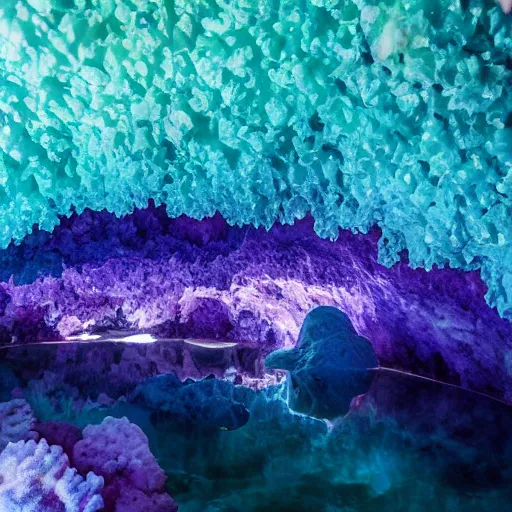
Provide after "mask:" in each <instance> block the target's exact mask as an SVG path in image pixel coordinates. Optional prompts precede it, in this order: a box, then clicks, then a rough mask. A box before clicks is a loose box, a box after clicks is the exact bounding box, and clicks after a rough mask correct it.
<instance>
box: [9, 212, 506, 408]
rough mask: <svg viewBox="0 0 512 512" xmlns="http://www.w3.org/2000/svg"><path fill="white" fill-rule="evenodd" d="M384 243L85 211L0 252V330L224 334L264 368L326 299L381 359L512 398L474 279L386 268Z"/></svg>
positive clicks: (494, 329)
mask: <svg viewBox="0 0 512 512" xmlns="http://www.w3.org/2000/svg"><path fill="white" fill-rule="evenodd" d="M378 239H379V233H378V232H371V233H369V234H367V235H354V234H352V233H350V232H341V233H340V237H339V239H338V240H337V241H336V242H330V241H327V240H322V239H320V238H319V237H318V236H317V235H315V233H314V231H313V223H312V220H311V219H309V218H306V219H304V220H302V221H297V222H296V223H295V225H292V226H280V225H276V226H274V227H273V228H272V229H271V230H270V231H268V232H267V231H265V230H264V229H256V228H254V227H230V226H228V225H227V223H226V222H224V220H223V219H221V218H220V217H218V216H216V217H214V218H211V219H205V220H203V221H195V220H192V219H189V218H185V217H180V218H178V219H169V218H168V216H167V214H166V212H165V208H164V207H159V208H156V207H154V206H152V205H151V204H150V206H149V207H148V208H146V209H143V210H136V211H135V212H134V213H133V214H130V215H127V216H125V217H122V218H117V217H116V216H115V215H113V214H110V213H107V212H105V211H103V212H92V211H85V212H83V213H82V214H80V215H76V214H74V215H72V216H71V217H70V218H63V219H62V221H61V224H60V226H58V227H57V228H56V229H55V230H54V232H53V233H52V234H49V233H47V232H44V231H39V230H37V229H35V230H34V232H33V233H32V234H31V235H29V236H27V237H26V238H25V240H24V241H23V242H22V243H21V244H20V245H11V246H10V247H9V248H7V249H6V250H5V251H2V252H1V253H0V269H1V270H0V280H1V281H2V283H1V285H0V313H1V317H0V326H1V332H0V338H1V341H2V343H4V344H6V345H7V344H12V343H16V344H24V343H31V342H34V341H43V340H49V339H66V337H69V336H70V335H73V334H77V333H82V332H91V331H100V330H102V329H103V330H104V329H126V330H142V331H145V332H151V333H153V334H154V335H156V336H159V337H183V338H210V339H218V340H223V341H226V340H229V341H233V342H238V343H239V344H240V347H242V346H243V347H245V346H252V347H254V346H256V347H257V348H258V350H259V351H260V355H259V356H258V357H259V359H258V360H257V361H256V362H255V361H254V360H253V361H252V362H251V365H250V370H247V371H249V373H251V376H255V377H261V376H262V374H263V373H264V371H265V370H264V365H263V358H264V357H265V356H266V355H267V354H269V353H270V352H271V351H273V350H275V349H279V348H289V347H292V346H293V345H294V344H295V342H296V340H297V337H298V334H299V329H300V326H301V325H302V322H303V321H304V318H305V316H306V314H307V313H308V312H309V311H310V310H312V309H313V308H314V307H316V306H319V305H329V306H334V307H337V308H339V309H341V310H342V311H344V312H346V314H347V315H348V317H349V318H350V320H351V322H352V323H353V325H354V327H355V329H356V331H357V333H358V334H359V335H361V336H364V337H366V338H368V339H369V340H370V341H371V343H372V345H373V347H374V349H375V352H376V354H377V357H378V359H379V361H380V363H381V365H383V366H387V367H392V368H397V369H402V370H406V371H410V372H413V373H417V374H420V375H424V376H428V377H432V378H435V379H439V380H442V381H444V382H449V383H453V384H457V385H461V386H463V387H467V388H470V389H474V390H477V391H481V392H485V393H489V394H492V395H494V396H498V397H500V398H503V399H505V400H512V385H511V382H512V380H511V379H510V372H511V371H512V326H511V324H510V323H509V322H508V321H506V320H504V319H501V318H500V317H499V315H498V313H497V312H496V311H494V310H492V309H490V308H489V307H488V306H487V304H486V302H485V300H484V294H485V292H486V289H485V285H484V284H483V283H482V281H481V279H480V277H479V275H478V274H477V273H475V272H466V273H464V272H460V271H455V270H451V269H447V268H443V269H441V268H439V269H434V270H432V271H430V272H426V271H425V270H423V269H411V268H410V267H409V266H408V262H407V254H405V253H404V254H403V255H402V261H401V262H399V263H398V264H396V265H395V266H393V267H392V268H386V267H383V266H381V265H379V264H378V263H377V242H378ZM154 350H155V349H154V348H151V347H150V346H148V347H144V348H140V347H138V348H137V349H130V354H131V356H130V357H131V358H132V359H133V360H137V359H138V360H139V361H137V364H138V363H140V361H145V362H146V363H145V364H148V365H149V364H152V365H154V364H157V366H158V365H159V366H160V367H162V371H153V370H151V371H150V370H148V371H147V372H145V375H142V376H141V377H147V376H151V375H154V374H157V373H162V372H163V371H166V369H165V368H163V367H165V365H166V364H167V363H168V362H169V361H166V357H167V358H172V357H175V353H172V354H170V355H169V354H168V355H167V356H166V354H165V353H162V350H161V349H159V354H158V356H157V355H155V354H154V353H152V351H154ZM151 354H153V355H151ZM173 354H174V355H173ZM151 357H155V358H157V359H158V361H157V363H154V362H151ZM243 359H244V358H243V357H240V358H239V360H238V362H237V365H239V366H240V367H244V364H245V363H244V360H243ZM97 363H98V361H97V360H95V359H94V358H93V357H91V359H90V361H89V364H91V365H96V364H97ZM139 366H140V365H139ZM242 369H243V370H245V368H242ZM167 371H168V369H167ZM143 373H144V372H143Z"/></svg>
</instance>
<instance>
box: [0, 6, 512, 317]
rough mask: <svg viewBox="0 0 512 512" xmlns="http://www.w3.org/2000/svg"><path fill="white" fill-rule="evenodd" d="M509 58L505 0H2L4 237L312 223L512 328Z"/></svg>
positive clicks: (4, 240) (0, 201) (0, 189)
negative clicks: (476, 288)
mask: <svg viewBox="0 0 512 512" xmlns="http://www.w3.org/2000/svg"><path fill="white" fill-rule="evenodd" d="M511 50H512V26H511V21H510V19H509V18H507V17H506V16H505V15H504V14H503V12H502V11H501V9H500V7H499V6H498V5H496V4H494V3H493V2H492V1H490V0H489V1H486V2H483V1H481V0H407V1H403V0H299V1H297V0H231V1H230V0H194V1H191V0H115V1H114V0H3V1H2V3H1V5H0V80H1V84H2V86H1V87H0V219H1V227H0V245H2V246H4V247H5V246H7V245H8V244H9V243H10V241H11V240H13V239H14V240H16V241H18V240H21V239H22V238H23V236H25V235H26V234H27V233H29V232H30V231H31V230H32V227H33V225H34V224H38V225H39V226H40V227H41V228H42V229H47V230H51V229H52V228H53V227H54V226H55V225H56V224H57V223H58V222H59V215H68V214H69V213H70V212H71V211H77V212H78V213H80V212H81V211H83V210H84V209H85V208H91V209H94V210H101V209H104V208H105V209H107V210H109V211H112V212H114V213H116V214H117V215H122V214H126V213H128V212H131V211H132V210H133V208H134V207H135V206H137V207H143V206H145V205H146V204H147V201H148V199H149V198H152V199H154V200H155V203H156V204H162V203H165V204H166V205H167V210H168V213H169V215H170V216H173V217H175V216H178V215H180V214H187V215H189V216H191V217H195V218H202V217H205V216H211V215H213V214H214V213H215V212H216V211H219V212H220V213H221V214H222V215H223V216H224V217H225V218H226V219H227V220H228V221H229V222H230V223H233V224H246V223H252V224H254V225H256V226H258V225H263V226H266V227H270V226H271V225H272V224H273V223H274V222H276V221H281V222H287V223H291V222H293V221H294V220H295V219H296V218H302V217H304V216H305V215H306V214H308V213H310V214H312V216H313V217H314V219H315V229H316V231H317V233H318V234H319V235H321V236H322V237H328V238H336V237H337V234H338V230H339V228H340V227H341V228H349V229H353V230H356V231H360V232H367V231H368V230H369V229H370V228H372V227H374V226H379V227H380V228H381V230H382V237H381V241H380V260H381V262H382V263H384V264H387V265H391V264H393V263H395V262H396V261H398V259H399V257H400V253H401V252H402V251H403V250H405V249H406V250H407V251H408V258H409V262H410V264H411V265H412V266H415V267H416V266H422V267H425V268H427V269H430V268H432V267H433V266H434V265H439V266H444V265H449V266H451V267H456V268H463V269H466V270H470V269H477V268H481V271H482V276H483V278H484V280H485V281H486V283H487V284H488V287H489V291H488V294H487V300H488V302H489V304H490V305H492V306H495V307H497V308H498V310H499V312H500V313H501V314H502V315H503V316H505V317H508V318H512V249H511V242H512V223H511V222H510V214H511V192H512V190H511V184H512V167H511V164H510V156H511V154H512V151H511V141H512V139H511V134H512V130H511V127H512V117H511V116H510V112H512V95H511V94H510V86H511V85H512V57H511V55H512V54H511Z"/></svg>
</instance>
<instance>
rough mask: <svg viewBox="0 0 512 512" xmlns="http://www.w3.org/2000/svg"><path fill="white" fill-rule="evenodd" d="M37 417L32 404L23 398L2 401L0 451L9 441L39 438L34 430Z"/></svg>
mask: <svg viewBox="0 0 512 512" xmlns="http://www.w3.org/2000/svg"><path fill="white" fill-rule="evenodd" d="M35 421H36V420H35V417H34V413H33V411H32V408H31V407H30V405H29V404H28V403H27V402H26V401H25V400H22V399H16V400H11V401H10V402H3V403H0V451H1V450H3V449H4V448H5V447H6V446H7V445H8V444H9V443H16V442H18V441H28V440H29V439H33V440H36V441H37V439H39V435H38V433H37V432H36V431H35V430H34V424H35Z"/></svg>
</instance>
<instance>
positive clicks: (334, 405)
mask: <svg viewBox="0 0 512 512" xmlns="http://www.w3.org/2000/svg"><path fill="white" fill-rule="evenodd" d="M265 363H266V365H267V368H275V369H282V370H288V372H289V374H288V383H289V392H288V401H289V405H290V407H291V408H292V409H293V410H295V411H297V412H301V413H304V414H308V415H310V416H313V417H317V418H325V419H332V418H335V417H337V416H341V415H343V414H346V413H347V412H348V409H349V407H350V402H351V401H352V399H353V398H354V397H355V396H357V395H360V394H363V393H366V392H367V391H368V389H369V386H370V383H371V380H372V373H371V372H369V371H368V369H369V368H375V367H376V366H378V360H377V356H376V355H375V352H374V350H373V347H372V345H371V343H370V342H369V341H368V340H367V339H366V338H363V337H362V336H359V335H358V334H357V332H356V331H355V329H354V327H353V325H352V323H351V321H350V319H349V318H348V316H347V315H346V314H345V313H343V312H341V311H340V310H338V309H336V308H332V307H326V306H323V307H319V308H316V309H314V310H313V311H311V312H310V313H309V314H308V315H307V317H306V319H305V321H304V324H303V325H302V329H301V331H300V335H299V342H298V344H297V346H296V347H295V348H294V349H292V350H277V351H276V352H272V353H271V354H270V355H269V356H268V357H267V358H266V360H265Z"/></svg>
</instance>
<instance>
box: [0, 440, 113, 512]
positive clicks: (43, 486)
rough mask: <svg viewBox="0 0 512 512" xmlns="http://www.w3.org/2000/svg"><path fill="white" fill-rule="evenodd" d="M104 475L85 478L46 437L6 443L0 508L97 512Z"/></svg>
mask: <svg viewBox="0 0 512 512" xmlns="http://www.w3.org/2000/svg"><path fill="white" fill-rule="evenodd" d="M102 487H103V478H101V477H98V476H96V475H95V474H94V473H92V472H91V473H88V474H87V477H86V479H85V480H84V478H83V477H82V476H81V475H79V474H78V473H77V471H76V469H74V468H71V467H70V466H69V459H68V457H67V456H66V455H65V454H64V453H63V451H62V448H61V447H60V446H48V443H47V442H46V440H45V439H41V441H39V443H36V442H35V441H32V440H31V441H19V442H18V443H15V444H14V443H9V444H8V445H7V447H6V448H5V450H4V451H3V452H2V453H1V454H0V510H2V511H5V512H56V511H59V512H96V511H99V510H101V509H102V508H103V499H102V498H101V489H102Z"/></svg>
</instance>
